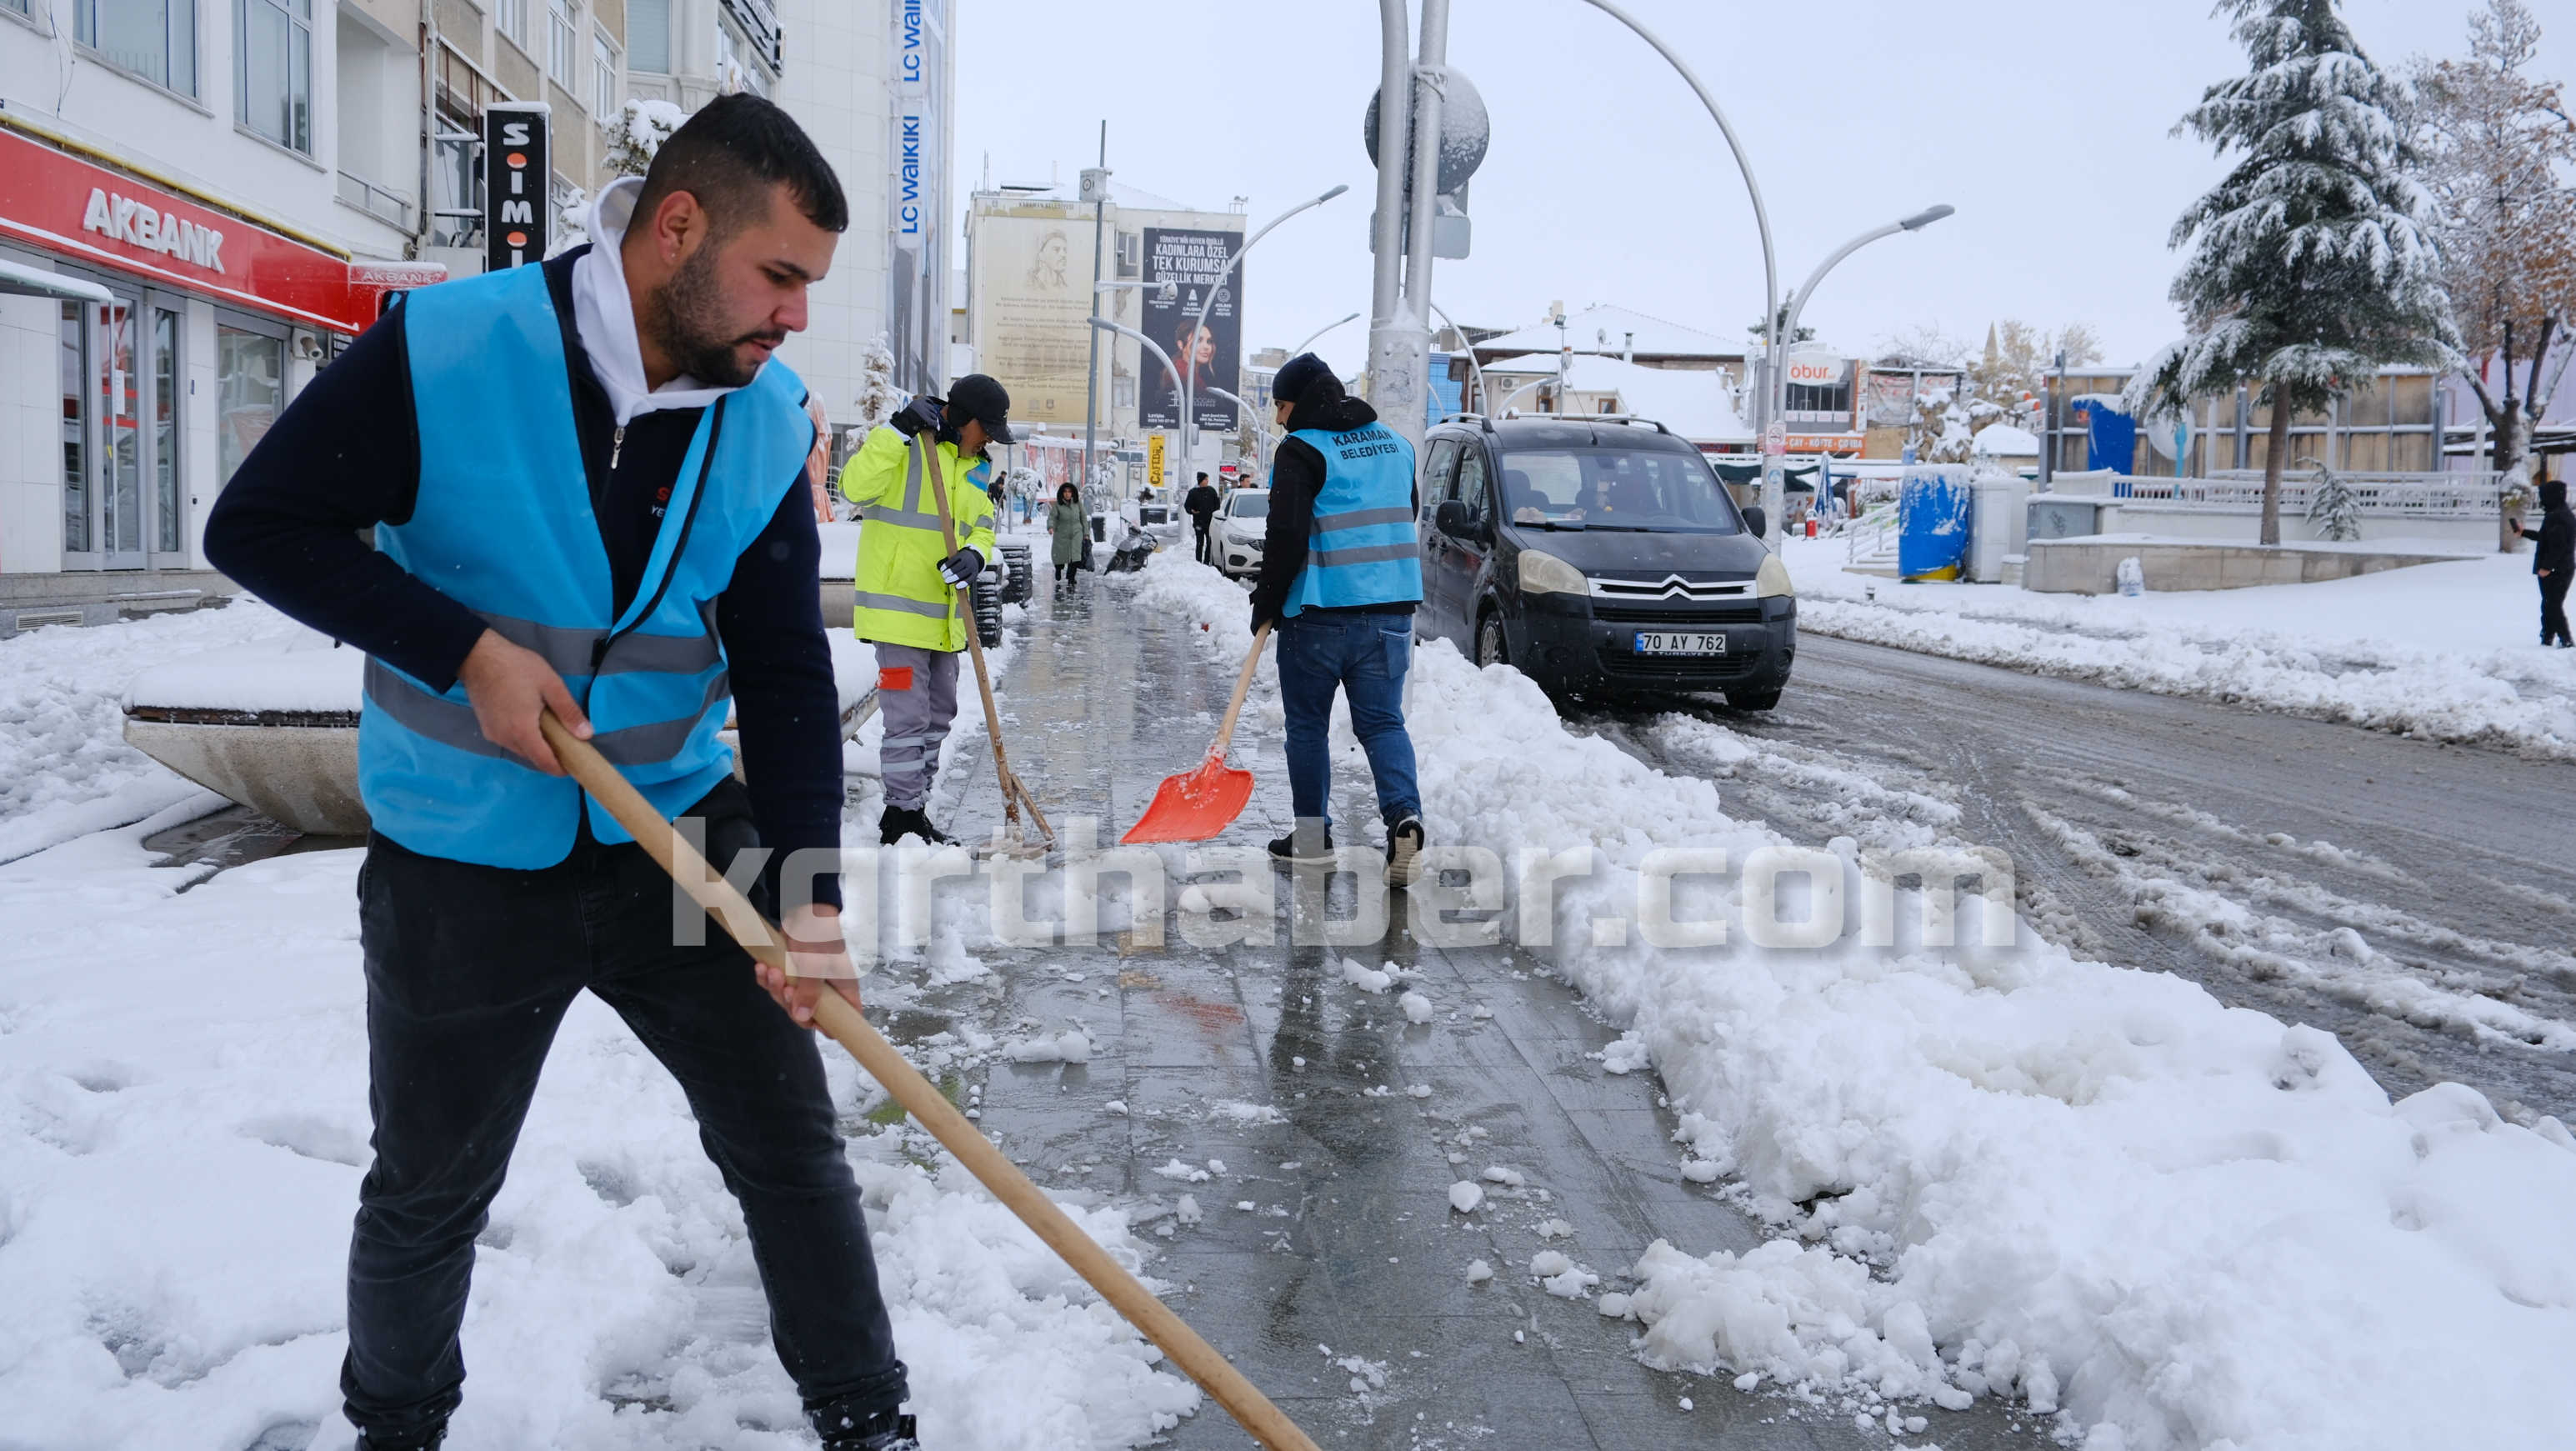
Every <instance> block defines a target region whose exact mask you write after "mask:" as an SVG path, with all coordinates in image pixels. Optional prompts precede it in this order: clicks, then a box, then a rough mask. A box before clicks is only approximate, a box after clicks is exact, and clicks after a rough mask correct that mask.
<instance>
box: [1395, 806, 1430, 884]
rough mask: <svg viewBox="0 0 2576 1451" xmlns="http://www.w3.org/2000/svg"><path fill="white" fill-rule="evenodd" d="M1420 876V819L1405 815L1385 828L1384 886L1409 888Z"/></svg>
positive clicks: (1409, 814) (1408, 814)
mask: <svg viewBox="0 0 2576 1451" xmlns="http://www.w3.org/2000/svg"><path fill="white" fill-rule="evenodd" d="M1421 875H1422V818H1421V817H1419V816H1415V815H1413V814H1412V813H1410V812H1408V813H1406V814H1405V815H1404V816H1403V817H1402V818H1401V819H1400V820H1397V821H1392V822H1389V823H1388V824H1387V828H1386V884H1387V885H1388V886H1390V887H1409V886H1412V885H1413V884H1414V882H1415V881H1416V880H1417V879H1419V878H1420V877H1421Z"/></svg>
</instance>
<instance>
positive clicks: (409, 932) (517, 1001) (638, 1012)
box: [340, 781, 905, 1433]
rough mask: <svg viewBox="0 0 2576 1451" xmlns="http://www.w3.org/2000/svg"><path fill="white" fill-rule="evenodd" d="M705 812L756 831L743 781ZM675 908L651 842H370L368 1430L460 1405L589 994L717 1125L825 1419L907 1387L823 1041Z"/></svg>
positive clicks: (346, 1367)
mask: <svg viewBox="0 0 2576 1451" xmlns="http://www.w3.org/2000/svg"><path fill="white" fill-rule="evenodd" d="M692 814H694V815H698V816H701V817H703V818H705V820H706V823H707V848H708V849H707V856H708V858H709V859H710V860H712V861H715V862H718V863H722V862H726V861H730V860H731V859H732V857H733V855H734V854H735V853H736V852H737V851H739V850H741V849H742V848H744V847H747V846H750V845H754V844H756V842H757V839H758V838H757V834H756V832H755V830H754V828H753V825H752V820H751V811H750V802H749V799H748V797H747V795H746V793H745V792H744V791H743V789H742V788H741V787H740V786H739V785H737V784H736V783H734V782H732V781H726V782H724V783H722V784H721V785H719V786H718V787H717V788H716V790H715V791H714V792H713V793H711V794H710V795H709V796H708V797H707V799H706V800H704V801H702V802H700V803H699V804H698V805H697V806H696V807H694V808H692ZM717 869H718V870H719V871H721V870H723V868H722V866H719V867H718V868H717ZM759 895H761V896H764V897H765V896H766V895H767V893H766V891H765V890H764V891H762V892H761V893H760V894H759ZM670 902H671V885H670V882H669V880H668V879H667V878H665V877H664V876H663V875H662V873H661V869H660V868H659V867H656V866H655V865H653V862H652V860H651V859H650V858H649V857H647V856H645V854H644V851H643V849H642V848H641V847H638V846H634V845H632V844H627V845H621V846H603V845H601V844H600V843H598V842H595V841H592V840H590V839H589V836H588V833H586V832H585V833H584V834H583V839H582V840H581V841H580V842H578V843H576V844H575V845H574V847H573V849H572V854H571V856H570V857H568V858H567V859H566V860H564V861H563V862H561V863H559V864H557V865H555V866H551V867H546V868H543V869H540V870H537V871H507V870H504V869H502V868H499V867H483V866H473V865H470V864H468V863H465V862H458V861H449V860H446V859H444V858H440V857H431V856H422V855H419V854H418V853H415V852H411V851H406V850H404V849H403V848H402V847H400V846H398V845H396V844H395V843H393V842H391V841H388V840H386V839H385V838H384V837H382V836H377V837H373V838H371V839H370V840H369V842H368V844H367V860H366V864H365V866H364V867H362V868H361V869H360V871H359V874H358V904H359V905H358V913H359V917H358V920H359V937H360V941H361V943H362V944H363V947H364V952H365V958H366V973H367V1056H368V1077H369V1084H368V1098H369V1106H370V1108H372V1110H373V1111H374V1115H375V1126H376V1127H375V1140H374V1144H375V1151H376V1158H375V1163H374V1165H373V1166H372V1167H370V1168H369V1169H368V1171H367V1176H366V1178H365V1180H364V1181H363V1182H362V1183H361V1184H360V1185H359V1188H358V1220H357V1227H356V1230H355V1232H354V1233H353V1234H352V1235H351V1237H350V1244H349V1352H348V1357H347V1359H346V1360H345V1361H344V1362H343V1364H342V1367H341V1371H340V1388H341V1394H342V1395H343V1396H344V1397H345V1398H346V1402H347V1405H346V1409H347V1414H348V1417H349V1420H350V1422H351V1423H352V1424H354V1425H356V1426H357V1427H359V1428H360V1429H361V1430H374V1431H379V1432H388V1433H399V1432H413V1431H419V1430H425V1429H427V1428H428V1427H430V1426H434V1425H438V1424H440V1423H443V1422H444V1421H445V1420H446V1419H447V1417H448V1413H449V1412H451V1411H453V1410H455V1409H456V1405H457V1402H458V1400H459V1399H460V1398H461V1396H462V1392H463V1387H464V1381H465V1361H464V1356H463V1354H462V1353H461V1350H460V1347H459V1345H458V1335H457V1331H458V1327H459V1326H460V1325H461V1324H462V1323H463V1321H464V1318H465V1299H466V1290H467V1281H468V1278H469V1276H470V1275H471V1273H472V1271H473V1268H474V1240H475V1236H476V1235H478V1234H480V1233H481V1232H482V1230H483V1227H484V1224H485V1213H484V1211H485V1209H486V1207H487V1206H488V1205H489V1204H490V1203H491V1202H492V1196H493V1195H494V1194H495V1193H496V1192H498V1191H499V1189H500V1187H501V1175H502V1171H503V1169H504V1168H506V1167H507V1165H508V1164H509V1161H510V1151H511V1149H512V1147H513V1146H514V1145H515V1144H516V1143H517V1142H518V1136H519V1125H520V1122H521V1120H523V1119H524V1118H525V1117H526V1116H527V1112H528V1103H529V1100H530V1099H531V1098H532V1097H534V1096H535V1094H536V1089H537V1076H538V1070H539V1069H540V1068H541V1067H542V1066H543V1065H544V1063H545V1059H546V1050H547V1048H548V1047H549V1046H551V1045H552V1043H553V1041H554V1035H555V1027H556V1025H557V1024H559V1023H561V1022H562V1021H563V1016H564V1011H565V1010H566V1009H567V1008H569V1007H570V1006H571V1005H572V1000H573V998H574V996H575V995H576V994H578V993H580V992H581V991H582V990H583V989H585V988H586V989H588V990H589V991H591V992H593V993H595V994H597V995H598V996H599V997H601V998H603V999H605V1000H606V1001H607V1003H608V1005H609V1006H610V1007H612V1008H615V1009H616V1010H617V1012H618V1014H619V1015H620V1016H622V1017H623V1018H625V1019H626V1022H627V1025H628V1026H629V1027H631V1028H633V1029H634V1030H635V1036H636V1037H638V1038H640V1039H642V1040H643V1043H644V1046H645V1048H646V1049H647V1050H648V1051H650V1052H651V1053H652V1054H653V1056H655V1057H657V1058H659V1059H661V1060H662V1064H663V1066H664V1067H666V1068H668V1069H670V1070H671V1073H672V1075H673V1076H674V1077H676V1078H678V1079H679V1080H680V1087H681V1088H682V1089H683V1090H684V1091H685V1092H686V1093H687V1095H688V1099H689V1108H690V1111H691V1112H692V1113H693V1114H695V1115H696V1117H697V1121H698V1140H699V1142H700V1143H701V1144H703V1145H704V1146H705V1147H706V1151H707V1155H708V1157H710V1158H712V1159H714V1160H715V1163H716V1168H717V1170H718V1172H719V1173H720V1174H722V1176H723V1178H724V1184H725V1187H726V1188H727V1189H730V1190H732V1191H733V1196H734V1198H735V1199H736V1200H737V1201H739V1202H740V1204H741V1205H742V1217H743V1224H744V1227H745V1228H746V1229H748V1230H749V1231H750V1235H751V1254H752V1262H753V1264H754V1265H755V1266H757V1267H758V1269H759V1271H760V1280H761V1286H762V1288H763V1289H765V1290H767V1291H768V1294H769V1329H770V1337H771V1340H772V1343H773V1344H775V1346H776V1347H777V1350H778V1358H779V1359H780V1360H781V1361H782V1362H784V1363H785V1365H786V1367H787V1374H788V1376H789V1378H790V1379H792V1380H794V1381H795V1383H796V1389H797V1391H798V1392H799V1394H800V1396H801V1397H802V1399H803V1400H804V1402H805V1407H806V1410H807V1412H808V1413H809V1414H812V1413H815V1412H818V1411H822V1410H825V1409H827V1408H828V1409H829V1410H831V1411H832V1412H833V1413H834V1419H837V1418H838V1416H839V1415H840V1414H849V1415H851V1416H852V1417H853V1419H863V1418H864V1417H866V1416H868V1415H873V1414H877V1413H879V1412H884V1411H891V1410H893V1409H894V1408H895V1407H896V1406H897V1405H899V1404H900V1403H901V1402H902V1401H903V1398H904V1393H905V1382H904V1368H903V1363H902V1362H901V1361H899V1360H897V1359H895V1353H894V1332H893V1329H892V1327H891V1326H890V1325H889V1323H888V1321H887V1316H886V1309H885V1302H884V1301H883V1300H882V1299H881V1298H879V1295H878V1292H877V1272H876V1261H875V1257H874V1255H873V1253H872V1251H871V1249H870V1247H869V1243H868V1230H867V1225H866V1223H865V1222H864V1221H863V1220H862V1218H861V1215H860V1209H859V1189H858V1185H857V1182H856V1180H855V1179H854V1178H853V1176H852V1175H851V1173H850V1165H849V1161H848V1159H847V1158H846V1157H845V1156H844V1151H843V1148H842V1143H841V1136H840V1133H839V1131H838V1129H837V1128H836V1127H835V1126H834V1118H833V1108H832V1100H831V1095H830V1094H829V1093H828V1092H827V1091H826V1090H825V1088H824V1085H823V1060H822V1057H821V1055H820V1053H819V1052H818V1050H817V1048H816V1046H815V1040H814V1034H812V1033H810V1032H808V1031H806V1030H805V1029H803V1028H800V1027H798V1026H796V1025H795V1024H794V1023H791V1022H789V1021H788V1018H787V1015H786V1014H785V1013H783V1012H781V1011H779V1009H778V1007H777V1005H776V1004H775V1003H772V1002H771V1001H770V999H769V995H768V994H767V993H765V992H763V991H761V989H760V986H759V984H758V983H756V982H755V981H753V979H752V969H751V959H750V958H748V957H746V956H744V955H743V952H742V949H740V948H738V947H736V946H734V945H733V943H732V942H731V941H730V940H729V939H728V938H726V937H725V935H724V932H723V930H722V929H721V928H719V927H717V926H716V925H714V924H713V923H710V924H708V928H707V945H706V946H703V947H679V946H674V945H673V944H672V941H671V937H672V932H671V906H670Z"/></svg>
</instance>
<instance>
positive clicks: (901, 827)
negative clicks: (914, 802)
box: [877, 806, 952, 846]
mask: <svg viewBox="0 0 2576 1451" xmlns="http://www.w3.org/2000/svg"><path fill="white" fill-rule="evenodd" d="M907 836H917V837H920V838H921V839H922V840H923V841H926V842H928V843H930V844H931V845H932V846H947V845H950V844H951V841H952V838H951V837H949V835H948V834H947V833H945V832H943V831H941V830H940V829H939V828H938V827H935V826H933V825H931V824H930V814H929V813H928V812H925V811H923V810H922V809H921V808H920V807H918V806H889V807H887V808H886V809H885V814H884V815H883V816H880V817H878V818H877V841H878V844H879V845H882V846H892V845H894V844H895V843H896V842H899V841H901V840H903V839H904V838H905V837H907Z"/></svg>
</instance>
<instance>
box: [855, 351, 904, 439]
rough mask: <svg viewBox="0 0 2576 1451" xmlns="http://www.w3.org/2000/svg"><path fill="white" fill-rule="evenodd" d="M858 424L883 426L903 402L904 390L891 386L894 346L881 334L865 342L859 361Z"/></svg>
mask: <svg viewBox="0 0 2576 1451" xmlns="http://www.w3.org/2000/svg"><path fill="white" fill-rule="evenodd" d="M856 401H857V403H858V405H859V427H861V428H863V429H867V428H883V427H884V426H885V425H886V424H887V423H889V422H891V421H893V418H894V412H895V410H896V409H898V408H901V407H902V406H903V405H904V392H903V390H902V389H900V388H898V387H896V386H895V385H894V347H893V345H892V344H891V343H889V342H888V341H887V339H886V335H885V334H884V333H879V334H877V335H876V340H875V341H873V342H871V343H869V344H868V351H867V356H865V357H863V358H861V359H860V360H859V396H858V398H857V400H856Z"/></svg>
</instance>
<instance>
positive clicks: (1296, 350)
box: [1288, 312, 1360, 358]
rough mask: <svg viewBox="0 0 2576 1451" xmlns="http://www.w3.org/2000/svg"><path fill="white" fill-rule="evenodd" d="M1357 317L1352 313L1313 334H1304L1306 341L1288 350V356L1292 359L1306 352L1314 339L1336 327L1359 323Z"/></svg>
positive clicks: (1334, 320) (1356, 314) (1357, 315)
mask: <svg viewBox="0 0 2576 1451" xmlns="http://www.w3.org/2000/svg"><path fill="white" fill-rule="evenodd" d="M1359 316H1360V315H1359V314H1358V313H1356V312H1354V313H1351V314H1349V315H1348V316H1345V317H1338V318H1335V319H1333V320H1332V321H1331V322H1328V323H1326V324H1324V325H1323V326H1322V327H1319V328H1317V329H1315V330H1314V331H1313V332H1310V333H1308V334H1306V341H1304V342H1302V343H1299V344H1298V345H1297V346H1295V347H1293V348H1290V349H1289V350H1288V356H1290V357H1292V358H1293V357H1295V356H1297V355H1298V354H1299V353H1302V352H1304V351H1306V349H1307V348H1309V347H1311V346H1313V344H1314V341H1315V339H1317V338H1320V337H1322V336H1323V335H1324V334H1326V333H1328V332H1331V331H1332V330H1333V329H1335V328H1337V327H1340V326H1341V325H1342V324H1343V323H1346V322H1357V321H1359Z"/></svg>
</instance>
